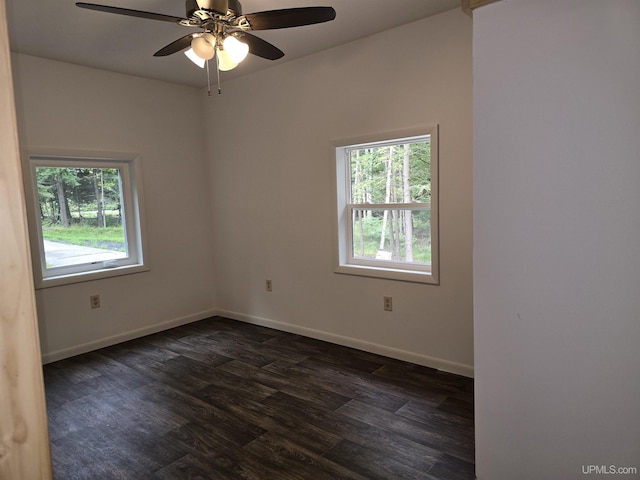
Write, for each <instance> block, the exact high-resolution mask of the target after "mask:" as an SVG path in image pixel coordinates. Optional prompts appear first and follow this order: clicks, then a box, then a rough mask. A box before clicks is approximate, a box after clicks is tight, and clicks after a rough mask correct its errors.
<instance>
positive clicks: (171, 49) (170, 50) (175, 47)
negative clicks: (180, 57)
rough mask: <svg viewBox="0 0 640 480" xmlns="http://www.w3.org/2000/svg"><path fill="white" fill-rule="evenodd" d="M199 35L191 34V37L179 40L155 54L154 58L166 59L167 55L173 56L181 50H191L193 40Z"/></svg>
mask: <svg viewBox="0 0 640 480" xmlns="http://www.w3.org/2000/svg"><path fill="white" fill-rule="evenodd" d="M196 35H198V34H197V33H190V34H189V35H185V36H184V37H182V38H179V39H178V40H176V41H175V42H171V43H170V44H169V45H167V46H165V47H163V48H161V49H160V50H158V51H157V52H156V53H154V54H153V56H154V57H166V56H167V55H172V54H174V53H178V52H179V51H180V50H184V49H185V48H189V47H190V46H191V40H192V39H193V37H195V36H196Z"/></svg>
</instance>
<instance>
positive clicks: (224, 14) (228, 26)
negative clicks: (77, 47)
mask: <svg viewBox="0 0 640 480" xmlns="http://www.w3.org/2000/svg"><path fill="white" fill-rule="evenodd" d="M185 3H186V15H185V17H186V18H181V17H175V16H171V15H164V14H160V13H152V12H144V11H141V10H132V9H129V8H120V7H112V6H108V5H97V4H94V3H85V2H77V3H76V5H77V6H78V7H80V8H86V9H88V10H97V11H100V12H108V13H115V14H118V15H127V16H130V17H138V18H147V19H150V20H159V21H163V22H171V23H177V24H178V25H182V26H185V27H190V28H194V29H197V30H198V31H196V32H192V33H189V34H188V35H185V36H184V37H181V38H179V39H178V40H175V41H174V42H171V43H170V44H169V45H166V46H165V47H163V48H161V49H160V50H158V51H157V52H156V53H154V54H153V55H154V56H155V57H164V56H167V55H171V54H174V53H177V52H180V51H183V50H187V49H188V50H187V51H186V52H185V54H186V55H187V56H188V57H189V59H190V60H191V61H193V62H194V63H195V64H196V65H198V66H199V67H201V68H204V67H205V65H206V67H207V75H208V72H209V63H208V60H211V59H213V58H214V57H215V58H216V69H217V71H218V72H220V71H228V70H232V69H233V68H235V67H237V66H238V64H239V63H240V62H242V61H243V60H244V59H245V58H246V56H247V55H248V54H249V53H251V54H253V55H257V56H258V57H262V58H266V59H268V60H277V59H279V58H282V57H283V56H284V52H283V51H282V50H280V49H279V48H278V47H276V46H275V45H272V44H271V43H269V42H267V41H265V40H263V39H261V38H260V37H257V36H255V35H252V34H251V33H249V31H252V30H272V29H278V28H290V27H299V26H303V25H313V24H316V23H323V22H329V21H331V20H333V19H335V18H336V11H335V10H334V9H333V8H332V7H296V8H285V9H281V10H269V11H265V12H258V13H248V14H246V15H243V13H242V5H240V2H239V1H238V0H186V2H185ZM219 83H220V82H219V75H218V85H219ZM218 92H220V87H219V86H218ZM209 95H211V89H209Z"/></svg>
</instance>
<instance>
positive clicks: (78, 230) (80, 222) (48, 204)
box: [36, 166, 125, 251]
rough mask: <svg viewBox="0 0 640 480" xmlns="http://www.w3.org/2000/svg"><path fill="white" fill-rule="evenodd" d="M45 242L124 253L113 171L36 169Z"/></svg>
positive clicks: (115, 172)
mask: <svg viewBox="0 0 640 480" xmlns="http://www.w3.org/2000/svg"><path fill="white" fill-rule="evenodd" d="M36 180H37V185H38V200H39V207H40V208H39V210H40V221H41V225H42V235H43V238H44V239H46V240H52V241H58V242H63V243H71V244H74V245H84V246H94V247H98V248H109V249H112V250H121V251H124V244H125V241H124V229H123V222H122V211H121V187H120V171H119V170H118V169H117V168H57V167H45V166H38V167H36Z"/></svg>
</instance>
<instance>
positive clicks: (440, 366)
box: [216, 310, 474, 378]
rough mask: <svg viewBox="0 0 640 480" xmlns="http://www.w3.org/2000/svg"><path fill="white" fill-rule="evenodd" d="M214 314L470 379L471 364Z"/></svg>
mask: <svg viewBox="0 0 640 480" xmlns="http://www.w3.org/2000/svg"><path fill="white" fill-rule="evenodd" d="M216 315H220V316H221V317H227V318H231V319H232V320H238V321H241V322H246V323H251V324H254V325H261V326H263V327H268V328H273V329H275V330H281V331H284V332H289V333H296V334H298V335H303V336H305V337H311V338H315V339H317V340H324V341H326V342H331V343H335V344H338V345H344V346H346V347H352V348H356V349H358V350H363V351H365V352H370V353H375V354H378V355H384V356H385V357H390V358H395V359H397V360H403V361H405V362H411V363H415V364H417V365H423V366H425V367H431V368H435V369H437V370H442V371H443V372H448V373H455V374H456V375H462V376H465V377H469V378H473V374H474V371H473V365H466V364H463V363H457V362H451V361H449V360H443V359H441V358H435V357H429V356H427V355H422V354H419V353H414V352H407V351H405V350H400V349H397V348H392V347H388V346H385V345H380V344H377V343H370V342H365V341H363V340H358V339H357V338H351V337H345V336H342V335H336V334H333V333H329V332H325V331H322V330H315V329H312V328H307V327H301V326H299V325H293V324H290V323H285V322H280V321H277V320H271V319H268V318H262V317H257V316H255V315H247V314H244V313H238V312H230V311H227V310H216Z"/></svg>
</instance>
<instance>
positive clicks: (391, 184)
mask: <svg viewBox="0 0 640 480" xmlns="http://www.w3.org/2000/svg"><path fill="white" fill-rule="evenodd" d="M349 160H350V165H351V199H350V203H351V204H352V206H353V208H352V231H353V255H354V257H356V258H369V259H380V260H392V261H404V262H412V263H426V264H430V263H431V210H430V208H431V155H430V142H429V141H422V142H416V143H406V144H401V145H385V146H365V147H359V148H352V149H350V150H349ZM371 204H374V205H376V206H375V207H373V208H371V207H369V205H371Z"/></svg>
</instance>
